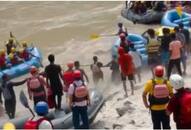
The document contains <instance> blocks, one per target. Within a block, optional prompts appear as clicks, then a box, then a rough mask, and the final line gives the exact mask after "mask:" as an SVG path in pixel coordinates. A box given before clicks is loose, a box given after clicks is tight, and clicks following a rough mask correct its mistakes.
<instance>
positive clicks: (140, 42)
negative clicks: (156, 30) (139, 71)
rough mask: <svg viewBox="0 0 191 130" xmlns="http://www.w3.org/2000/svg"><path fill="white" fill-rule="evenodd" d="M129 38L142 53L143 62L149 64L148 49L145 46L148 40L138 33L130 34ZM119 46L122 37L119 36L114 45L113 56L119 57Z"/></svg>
mask: <svg viewBox="0 0 191 130" xmlns="http://www.w3.org/2000/svg"><path fill="white" fill-rule="evenodd" d="M127 39H128V40H129V41H131V42H132V43H133V44H134V46H135V48H136V50H137V51H138V52H139V53H140V54H141V57H142V60H143V64H144V65H147V59H148V56H147V51H146V48H145V46H146V44H147V40H146V39H145V38H144V37H142V36H141V35H138V34H128V37H127ZM119 46H120V39H119V38H118V39H117V40H116V42H115V43H114V44H113V46H112V56H116V57H118V47H119Z"/></svg>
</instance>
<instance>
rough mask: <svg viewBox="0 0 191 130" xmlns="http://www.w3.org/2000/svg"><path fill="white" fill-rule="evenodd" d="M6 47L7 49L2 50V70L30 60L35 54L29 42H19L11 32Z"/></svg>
mask: <svg viewBox="0 0 191 130" xmlns="http://www.w3.org/2000/svg"><path fill="white" fill-rule="evenodd" d="M20 44H21V45H20ZM5 47H6V49H2V50H0V69H1V70H4V69H6V68H10V67H12V66H14V65H18V64H20V63H22V62H24V61H28V60H30V58H31V57H32V56H33V55H32V54H31V53H30V48H29V47H28V46H27V42H26V41H22V42H18V41H17V40H16V38H15V37H14V36H13V34H12V33H10V38H9V40H8V42H7V43H6V46H5Z"/></svg>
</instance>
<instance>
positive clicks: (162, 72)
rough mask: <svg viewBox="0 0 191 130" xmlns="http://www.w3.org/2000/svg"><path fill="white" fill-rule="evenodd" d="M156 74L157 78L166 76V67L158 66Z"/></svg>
mask: <svg viewBox="0 0 191 130" xmlns="http://www.w3.org/2000/svg"><path fill="white" fill-rule="evenodd" d="M154 74H155V76H157V77H162V76H163V74H164V67H163V66H162V65H158V66H156V67H155V68H154Z"/></svg>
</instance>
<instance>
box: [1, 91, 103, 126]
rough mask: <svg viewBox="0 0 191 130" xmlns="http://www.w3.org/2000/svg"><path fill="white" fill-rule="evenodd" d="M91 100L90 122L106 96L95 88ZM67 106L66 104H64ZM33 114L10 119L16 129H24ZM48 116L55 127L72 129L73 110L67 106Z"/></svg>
mask: <svg viewBox="0 0 191 130" xmlns="http://www.w3.org/2000/svg"><path fill="white" fill-rule="evenodd" d="M90 100H91V106H90V107H88V117H89V122H90V123H92V122H93V120H94V119H95V117H96V115H97V114H98V112H99V110H100V109H101V108H102V106H103V104H104V101H105V100H104V98H103V96H102V94H101V93H100V92H98V91H97V90H95V89H91V90H90ZM64 106H65V104H64ZM31 117H32V115H27V116H25V115H24V116H23V117H20V118H15V119H13V120H10V122H12V123H13V124H14V125H15V127H16V129H23V125H24V123H25V122H26V121H27V120H28V119H30V118H31ZM47 118H48V119H50V120H51V122H52V124H53V127H54V129H72V128H73V122H72V112H71V111H69V109H67V108H66V107H65V108H64V110H63V111H52V112H50V113H49V114H48V115H47ZM2 127H3V124H0V129H2Z"/></svg>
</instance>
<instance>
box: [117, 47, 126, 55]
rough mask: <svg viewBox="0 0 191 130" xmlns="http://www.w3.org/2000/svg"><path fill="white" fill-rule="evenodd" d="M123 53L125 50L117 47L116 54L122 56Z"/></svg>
mask: <svg viewBox="0 0 191 130" xmlns="http://www.w3.org/2000/svg"><path fill="white" fill-rule="evenodd" d="M124 53H125V50H124V49H123V47H119V48H118V54H119V55H122V54H124Z"/></svg>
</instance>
